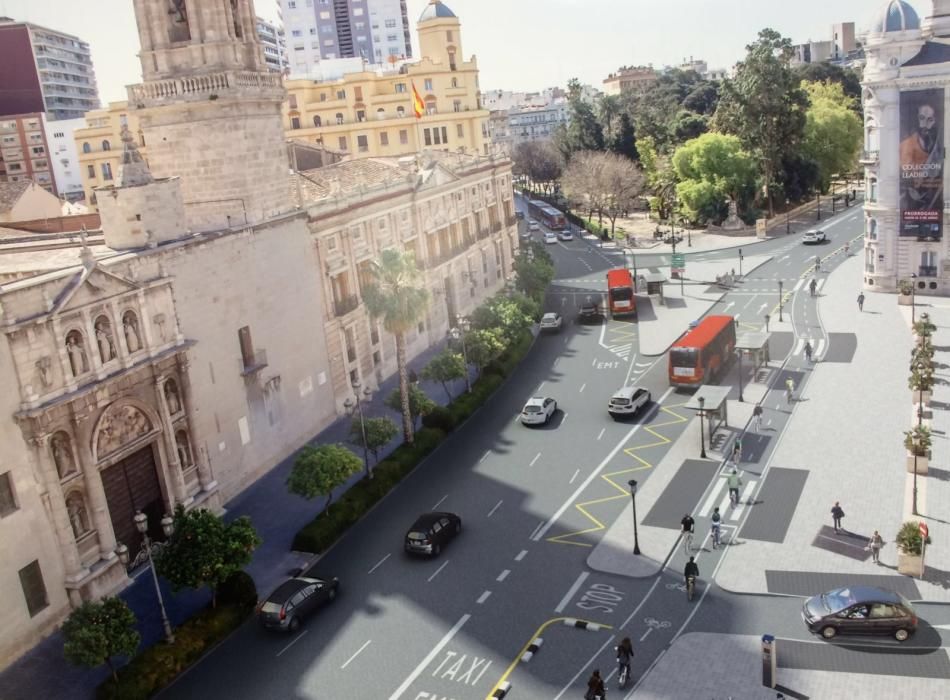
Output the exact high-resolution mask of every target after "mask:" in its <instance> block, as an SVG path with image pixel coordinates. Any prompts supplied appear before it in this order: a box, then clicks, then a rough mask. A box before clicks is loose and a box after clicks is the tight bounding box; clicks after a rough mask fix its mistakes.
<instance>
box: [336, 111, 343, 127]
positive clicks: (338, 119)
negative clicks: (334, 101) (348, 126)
mask: <svg viewBox="0 0 950 700" xmlns="http://www.w3.org/2000/svg"><path fill="white" fill-rule="evenodd" d="M336 123H337V124H342V123H343V113H342V112H337V113H336Z"/></svg>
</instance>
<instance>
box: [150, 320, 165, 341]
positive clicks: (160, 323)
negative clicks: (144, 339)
mask: <svg viewBox="0 0 950 700" xmlns="http://www.w3.org/2000/svg"><path fill="white" fill-rule="evenodd" d="M152 321H153V322H154V323H155V326H156V327H157V328H158V337H159V339H160V340H161V342H163V343H164V342H165V314H155V316H154V317H152Z"/></svg>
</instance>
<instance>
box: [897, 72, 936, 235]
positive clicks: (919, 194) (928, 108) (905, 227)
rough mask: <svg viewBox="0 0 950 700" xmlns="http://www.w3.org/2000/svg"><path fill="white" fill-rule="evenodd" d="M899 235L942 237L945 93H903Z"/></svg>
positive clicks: (932, 91) (931, 91)
mask: <svg viewBox="0 0 950 700" xmlns="http://www.w3.org/2000/svg"><path fill="white" fill-rule="evenodd" d="M900 109H901V144H900V168H901V171H900V198H901V204H900V206H901V221H900V235H901V236H913V237H917V238H924V237H926V238H937V239H939V238H940V237H941V236H942V234H943V149H944V146H943V117H944V114H943V112H944V110H943V90H942V89H934V90H912V91H908V92H902V93H901V107H900Z"/></svg>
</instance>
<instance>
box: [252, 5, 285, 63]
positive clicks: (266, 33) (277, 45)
mask: <svg viewBox="0 0 950 700" xmlns="http://www.w3.org/2000/svg"><path fill="white" fill-rule="evenodd" d="M257 36H258V37H259V38H260V40H261V44H263V45H264V62H265V63H266V64H267V67H268V68H270V69H271V70H272V71H277V72H282V71H283V70H284V69H285V68H286V67H287V38H286V37H285V36H284V28H283V27H282V26H281V25H279V24H276V23H274V22H269V21H267V20H266V19H264V18H263V17H258V18H257Z"/></svg>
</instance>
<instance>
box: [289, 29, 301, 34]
mask: <svg viewBox="0 0 950 700" xmlns="http://www.w3.org/2000/svg"><path fill="white" fill-rule="evenodd" d="M290 36H303V32H302V31H300V30H299V29H294V30H293V31H291V32H290Z"/></svg>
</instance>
